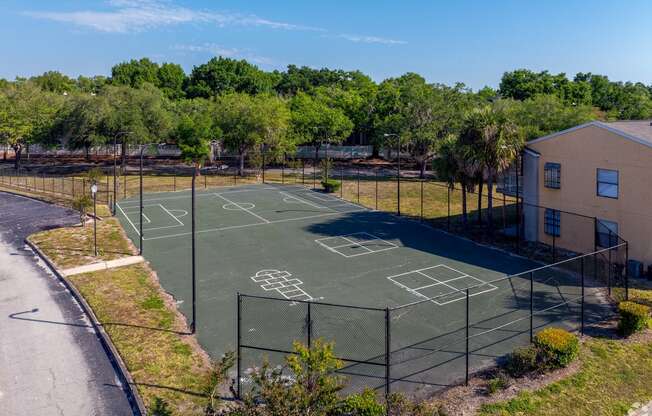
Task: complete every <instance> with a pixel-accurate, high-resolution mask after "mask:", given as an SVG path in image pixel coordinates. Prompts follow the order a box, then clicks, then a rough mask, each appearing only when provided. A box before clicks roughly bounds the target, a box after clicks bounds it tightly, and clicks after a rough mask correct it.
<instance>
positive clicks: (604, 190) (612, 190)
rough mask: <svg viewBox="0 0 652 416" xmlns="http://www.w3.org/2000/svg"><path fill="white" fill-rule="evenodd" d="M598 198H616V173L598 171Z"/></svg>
mask: <svg viewBox="0 0 652 416" xmlns="http://www.w3.org/2000/svg"><path fill="white" fill-rule="evenodd" d="M598 196H604V197H606V198H618V171H617V170H609V169H598Z"/></svg>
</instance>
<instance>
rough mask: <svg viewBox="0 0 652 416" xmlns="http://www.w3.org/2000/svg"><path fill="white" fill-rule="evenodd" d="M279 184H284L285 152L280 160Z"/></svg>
mask: <svg viewBox="0 0 652 416" xmlns="http://www.w3.org/2000/svg"><path fill="white" fill-rule="evenodd" d="M326 179H328V178H326ZM281 185H285V153H283V161H282V162H281Z"/></svg>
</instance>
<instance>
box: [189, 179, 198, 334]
mask: <svg viewBox="0 0 652 416" xmlns="http://www.w3.org/2000/svg"><path fill="white" fill-rule="evenodd" d="M196 179H197V167H195V169H194V170H193V172H192V193H191V204H190V211H191V214H190V215H191V232H190V234H191V240H192V257H191V260H192V322H191V323H190V333H192V334H194V333H195V329H196V303H195V293H196V285H195V275H196V270H197V262H196V255H195V180H196Z"/></svg>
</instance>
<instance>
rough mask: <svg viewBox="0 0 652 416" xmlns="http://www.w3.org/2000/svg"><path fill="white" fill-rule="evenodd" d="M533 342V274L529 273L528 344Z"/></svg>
mask: <svg viewBox="0 0 652 416" xmlns="http://www.w3.org/2000/svg"><path fill="white" fill-rule="evenodd" d="M532 341H534V272H530V344H531V343H532Z"/></svg>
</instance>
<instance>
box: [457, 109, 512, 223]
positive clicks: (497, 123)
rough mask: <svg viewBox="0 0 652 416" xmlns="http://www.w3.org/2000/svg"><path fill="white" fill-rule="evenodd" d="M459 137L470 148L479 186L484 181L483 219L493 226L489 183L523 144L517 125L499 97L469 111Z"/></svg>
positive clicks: (491, 194)
mask: <svg viewBox="0 0 652 416" xmlns="http://www.w3.org/2000/svg"><path fill="white" fill-rule="evenodd" d="M463 137H464V138H465V139H466V141H467V142H468V144H469V146H471V148H472V154H471V155H470V157H472V158H473V159H475V161H476V163H477V167H478V171H477V172H476V173H477V175H478V177H479V181H480V186H482V181H483V180H485V179H486V181H487V208H488V211H487V220H488V225H489V229H492V228H493V183H494V180H495V179H496V176H497V175H498V174H499V173H500V172H502V171H504V170H505V169H507V167H509V165H510V164H511V163H512V162H513V161H514V159H515V158H516V156H517V155H518V153H519V152H520V150H521V148H522V146H523V139H522V134H521V129H520V128H519V127H518V126H517V125H516V124H515V123H514V122H513V121H512V119H511V117H510V112H509V108H508V106H507V105H503V103H501V102H500V101H497V102H495V103H493V104H492V105H490V106H484V107H480V108H476V109H474V110H473V111H471V112H470V113H469V114H468V115H467V117H466V122H465V128H464V129H463Z"/></svg>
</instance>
